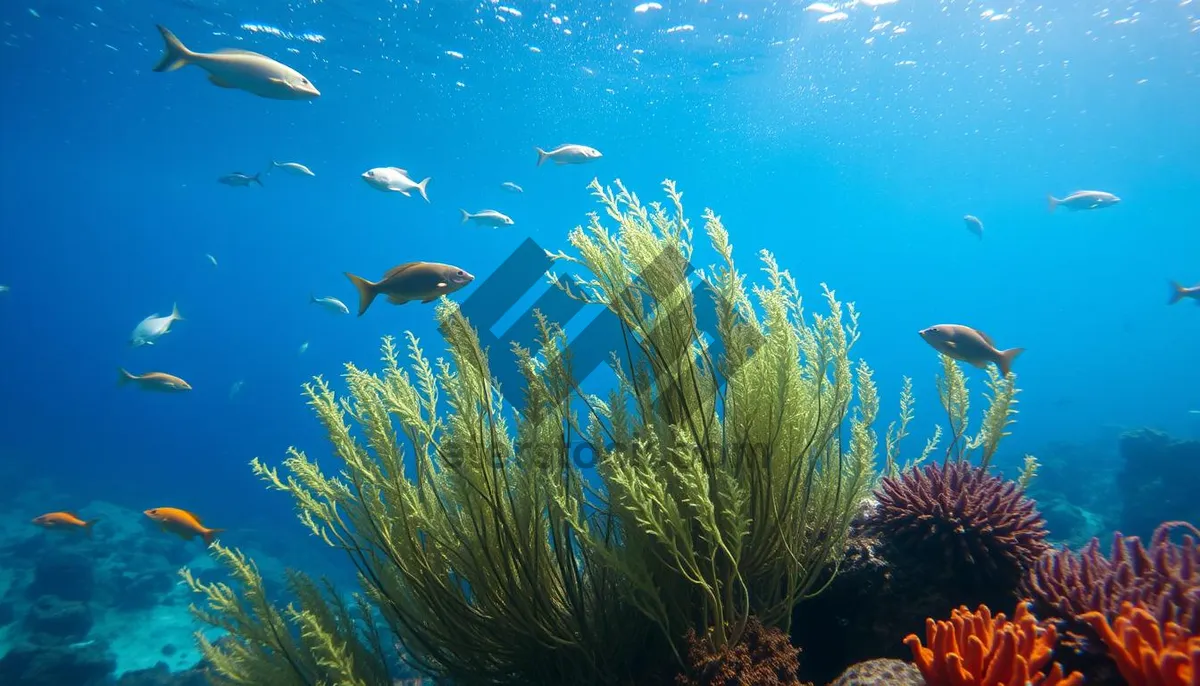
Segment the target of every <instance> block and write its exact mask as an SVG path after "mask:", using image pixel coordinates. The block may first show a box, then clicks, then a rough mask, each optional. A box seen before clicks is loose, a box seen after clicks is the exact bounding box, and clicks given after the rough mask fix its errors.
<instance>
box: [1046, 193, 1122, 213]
mask: <svg viewBox="0 0 1200 686" xmlns="http://www.w3.org/2000/svg"><path fill="white" fill-rule="evenodd" d="M1046 199H1047V200H1049V202H1050V211H1051V212H1053V211H1054V210H1056V209H1058V206H1059V205H1062V206H1063V207H1065V208H1067V209H1068V210H1072V211H1074V210H1099V209H1103V208H1105V207H1112V206H1113V205H1116V204H1117V203H1119V202H1121V199H1120V198H1118V197H1117V196H1115V195H1113V194H1112V193H1105V192H1104V191H1075V192H1074V193H1072V194H1070V195H1068V196H1067V197H1065V198H1062V199H1059V198H1056V197H1054V196H1053V195H1048V196H1046Z"/></svg>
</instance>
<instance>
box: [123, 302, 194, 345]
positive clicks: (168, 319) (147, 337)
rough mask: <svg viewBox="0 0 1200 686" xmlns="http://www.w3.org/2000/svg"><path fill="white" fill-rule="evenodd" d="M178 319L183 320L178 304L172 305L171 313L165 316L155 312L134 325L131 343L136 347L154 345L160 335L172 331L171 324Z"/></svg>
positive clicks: (130, 338) (130, 337)
mask: <svg viewBox="0 0 1200 686" xmlns="http://www.w3.org/2000/svg"><path fill="white" fill-rule="evenodd" d="M178 321H183V317H181V316H179V306H178V305H171V314H169V315H167V316H165V317H160V316H158V313H157V312H155V313H154V314H152V315H150V316H149V317H146V318H145V319H143V320H142V321H141V322H139V323H138V325H137V326H136V327H134V329H133V333H132V334H130V336H129V345H132V346H133V347H135V348H136V347H138V346H140V345H154V342H155V341H157V340H158V339H159V338H160V337H162V336H165V335H167V334H168V333H170V332H171V325H172V324H174V323H175V322H178Z"/></svg>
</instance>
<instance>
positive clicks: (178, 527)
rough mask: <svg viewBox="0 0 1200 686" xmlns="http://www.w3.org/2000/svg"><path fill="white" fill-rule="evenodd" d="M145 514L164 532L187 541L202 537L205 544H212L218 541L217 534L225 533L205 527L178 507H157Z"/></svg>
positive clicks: (193, 516) (195, 517)
mask: <svg viewBox="0 0 1200 686" xmlns="http://www.w3.org/2000/svg"><path fill="white" fill-rule="evenodd" d="M143 514H145V515H146V516H147V517H149V518H150V519H152V520H153V521H154V522H155V523H156V524H158V527H159V528H160V529H162V530H163V531H166V532H167V533H171V534H175V535H176V536H179V537H180V538H182V539H184V540H187V541H190V540H192V539H193V538H195V537H196V536H200V537H201V538H203V539H204V542H205V544H210V543H212V542H213V541H214V540H216V538H217V534H219V533H222V532H224V531H225V530H224V529H210V528H208V527H206V526H204V524H203V523H202V522H201V521H200V518H199V517H197V516H196V515H194V514H192V513H191V512H188V511H187V510H181V509H179V508H177V507H156V508H154V509H152V510H146V511H145V512H144V513H143Z"/></svg>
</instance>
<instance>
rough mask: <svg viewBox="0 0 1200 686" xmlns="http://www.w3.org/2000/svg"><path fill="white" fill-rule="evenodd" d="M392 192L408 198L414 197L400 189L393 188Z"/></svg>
mask: <svg viewBox="0 0 1200 686" xmlns="http://www.w3.org/2000/svg"><path fill="white" fill-rule="evenodd" d="M392 190H394V191H396V192H397V193H399V194H400V195H403V196H404V197H406V198H411V197H412V196H411V195H409V194H408V191H404V190H400V189H399V188H393V189H392Z"/></svg>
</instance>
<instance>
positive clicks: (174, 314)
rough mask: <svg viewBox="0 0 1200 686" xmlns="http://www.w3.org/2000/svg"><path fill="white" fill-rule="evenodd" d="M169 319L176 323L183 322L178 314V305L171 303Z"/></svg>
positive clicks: (181, 316)
mask: <svg viewBox="0 0 1200 686" xmlns="http://www.w3.org/2000/svg"><path fill="white" fill-rule="evenodd" d="M171 319H174V320H175V321H177V322H181V321H183V315H181V314H179V305H178V304H176V303H171Z"/></svg>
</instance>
